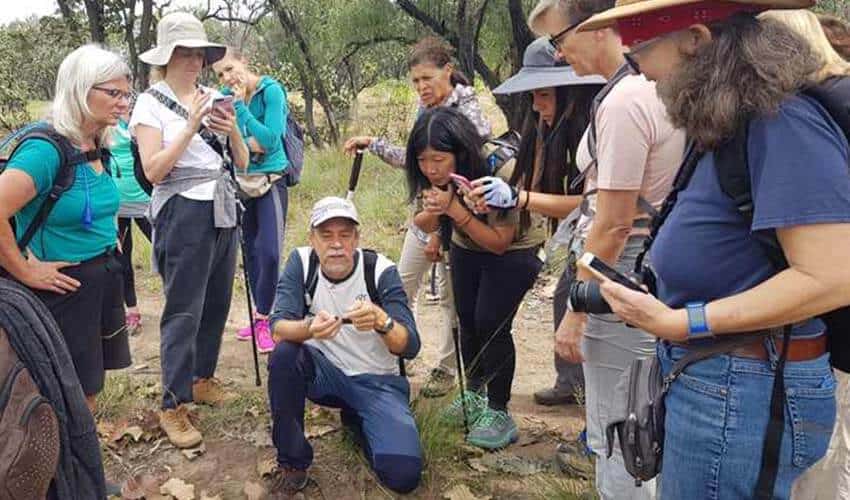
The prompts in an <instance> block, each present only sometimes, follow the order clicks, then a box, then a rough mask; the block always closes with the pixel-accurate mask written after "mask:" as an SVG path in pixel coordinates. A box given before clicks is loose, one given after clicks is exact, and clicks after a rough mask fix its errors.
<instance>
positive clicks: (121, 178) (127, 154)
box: [109, 120, 151, 204]
mask: <svg viewBox="0 0 850 500" xmlns="http://www.w3.org/2000/svg"><path fill="white" fill-rule="evenodd" d="M109 152H110V153H112V164H111V168H112V170H113V172H116V174H115V184H116V185H117V186H118V193H119V194H120V196H121V203H122V204H123V203H149V202H150V201H151V198H150V196H148V194H147V193H145V192H144V191H143V190H142V188H141V186H139V183H138V182H136V176H135V174H134V173H133V164H134V163H135V161H134V160H133V152H132V150H131V149H130V131H129V130H128V129H127V123H126V122H124V121H123V120H121V121H119V123H118V126H117V127H115V129H114V132H113V134H112V143H111V144H110V145H109Z"/></svg>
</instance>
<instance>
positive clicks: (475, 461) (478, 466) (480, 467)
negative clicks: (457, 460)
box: [467, 458, 490, 472]
mask: <svg viewBox="0 0 850 500" xmlns="http://www.w3.org/2000/svg"><path fill="white" fill-rule="evenodd" d="M467 462H468V463H469V466H470V467H471V468H472V470H475V471H478V472H490V469H489V468H488V467H487V466H486V465H484V464H483V463H481V459H479V458H470V459H469V460H467Z"/></svg>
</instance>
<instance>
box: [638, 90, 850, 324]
mask: <svg viewBox="0 0 850 500" xmlns="http://www.w3.org/2000/svg"><path fill="white" fill-rule="evenodd" d="M748 148H749V168H750V179H751V182H752V193H753V203H754V205H755V209H754V212H753V222H752V226H750V225H749V224H748V223H747V221H746V220H745V219H744V218H743V217H742V216H741V215H740V214H738V213H737V210H736V208H735V204H734V202H733V201H732V199H731V198H729V197H728V196H726V195H725V194H724V193H723V191H722V190H721V188H720V183H719V181H718V179H717V171H716V169H715V166H714V155H713V154H711V153H708V154H705V155H704V156H703V158H702V159H701V160H700V162H699V164H698V165H697V168H696V171H695V172H694V176H693V178H692V179H691V182H690V184H689V185H688V187H687V188H686V189H685V190H684V191H682V192H681V193H679V198H678V201H677V202H676V205H675V207H674V208H673V211H672V212H671V214H670V216H669V218H668V219H667V221H666V222H665V223H664V225H663V227H662V228H661V231H660V232H659V234H658V239H657V240H656V242H655V243H654V245H653V247H652V251H651V256H650V259H651V262H652V264H653V267H654V269H655V271H656V273H657V275H658V296H659V298H660V299H661V300H662V301H663V302H664V303H666V304H667V305H669V306H670V307H674V308H681V307H683V306H684V305H685V304H686V303H687V302H691V301H705V302H710V301H712V300H716V299H721V298H725V297H728V296H731V295H735V294H738V293H741V292H744V291H746V290H748V289H750V288H753V287H754V286H756V285H758V284H760V283H762V282H763V281H765V280H767V279H769V278H771V277H772V276H773V275H775V274H776V273H777V270H776V269H775V268H774V267H773V266H772V265H771V263H770V261H769V260H768V258H767V255H766V253H765V251H764V250H763V247H762V245H761V244H760V243H759V242H758V241H757V239H756V238H755V236H754V234H753V232H754V231H765V230H773V229H779V228H787V227H791V226H799V225H807V224H819V223H846V222H850V172H848V165H849V164H848V144H847V140H846V139H845V137H844V134H843V133H842V131H841V129H840V128H839V127H838V125H836V123H835V122H834V121H833V120H832V118H831V117H830V116H829V115H828V113H827V112H826V110H824V109H823V108H822V107H821V106H820V104H818V103H817V102H816V101H815V100H813V99H811V98H809V97H792V98H790V99H788V100H787V101H786V102H785V103H783V104H782V106H781V107H780V109H779V112H778V114H776V115H774V116H769V117H763V118H760V119H757V120H753V121H752V122H751V124H750V130H749V142H748ZM823 328H824V326H823V323H822V322H821V321H820V320H812V321H809V322H807V323H806V324H804V325H802V326H800V327H799V328H797V329H795V332H794V333H795V334H796V335H816V334H818V333H821V332H822V331H823Z"/></svg>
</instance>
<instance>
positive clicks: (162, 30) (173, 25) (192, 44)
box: [139, 12, 227, 66]
mask: <svg viewBox="0 0 850 500" xmlns="http://www.w3.org/2000/svg"><path fill="white" fill-rule="evenodd" d="M175 47H187V48H190V49H204V61H205V62H206V64H207V65H210V64H212V63H214V62H216V61H218V60H219V59H221V58H222V57H224V53H225V52H226V51H227V47H225V46H224V45H221V44H218V43H210V42H209V41H208V40H207V33H206V32H205V31H204V25H203V24H201V21H199V20H198V18H197V17H195V16H193V15H192V14H189V13H188V12H173V13H171V14H168V15H166V16H163V18H162V19H160V20H159V24H157V27H156V47H154V48H152V49H150V50H148V51H146V52H144V53H142V54H140V55H139V59H141V60H142V62H145V63H147V64H150V65H151V66H165V65H167V64H168V61H169V60H171V54H172V53H173V52H174V48H175Z"/></svg>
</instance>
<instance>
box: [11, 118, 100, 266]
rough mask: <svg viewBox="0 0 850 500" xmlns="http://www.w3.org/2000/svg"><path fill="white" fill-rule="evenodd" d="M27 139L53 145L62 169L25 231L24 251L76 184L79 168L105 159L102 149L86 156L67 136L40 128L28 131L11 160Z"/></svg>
mask: <svg viewBox="0 0 850 500" xmlns="http://www.w3.org/2000/svg"><path fill="white" fill-rule="evenodd" d="M28 139H42V140H45V141H47V142H48V143H50V145H51V146H53V148H55V149H56V152H57V153H58V154H59V169H58V170H57V171H56V177H55V178H54V179H53V185H52V186H51V188H50V191H49V192H48V193H47V197H46V198H45V199H44V202H43V203H42V204H41V206H40V207H39V209H38V212H36V214H35V217H34V218H33V220H32V222H30V225H29V226H27V229H26V230H25V231H24V235H23V237H22V238H21V239H20V241H19V242H18V248H19V249H20V250H21V251H23V250H25V249H26V248H27V246H28V245H29V244H30V241H32V239H33V237H34V236H35V233H36V231H38V228H39V227H41V226H42V225H43V224H44V222H45V221H46V220H47V217H48V216H49V215H50V212H51V211H52V210H53V207H54V205H56V202H57V201H59V198H60V197H62V195H63V194H64V193H65V192H66V191H68V190H69V189H70V188H71V186H72V185H73V184H74V180H75V179H76V172H77V166H78V165H80V164H83V163H87V162H90V161H96V160H99V159H101V158H102V154H103V151H102V150H100V149H97V150H94V151H87V152H85V153H81V152H78V151H77V150H76V148H74V145H73V144H71V141H69V140H68V139H67V138H66V137H65V136H63V135H61V134H60V133H59V132H57V131H56V130H55V129H53V128H52V127H39V128H36V129H33V130H31V131H29V132H27V133H26V134H25V135H24V137H22V138H21V140H20V142H19V143H18V144H17V146H15V149H14V151H12V154H11V155H10V156H9V157H10V158H12V157H13V156H14V154H15V152H16V151H17V150H18V148H20V147H21V145H22V144H23V143H24V142H25V141H27V140H28Z"/></svg>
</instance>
